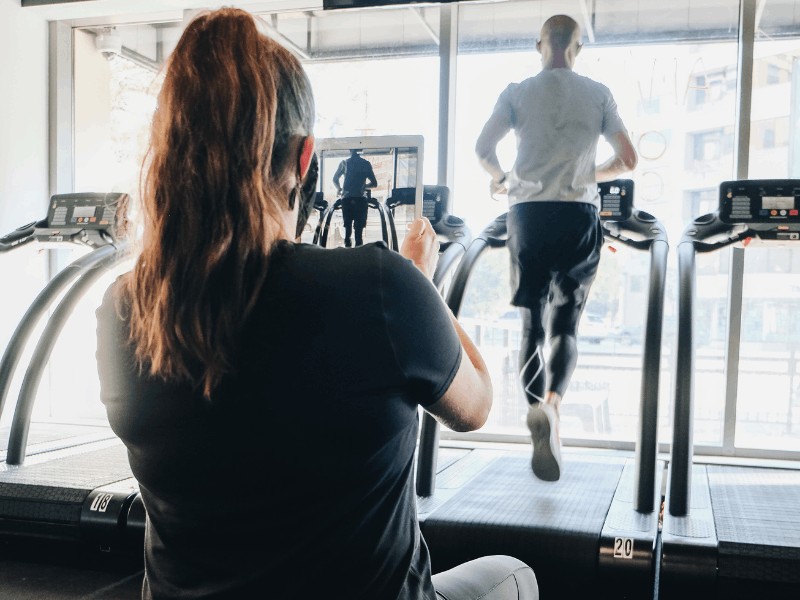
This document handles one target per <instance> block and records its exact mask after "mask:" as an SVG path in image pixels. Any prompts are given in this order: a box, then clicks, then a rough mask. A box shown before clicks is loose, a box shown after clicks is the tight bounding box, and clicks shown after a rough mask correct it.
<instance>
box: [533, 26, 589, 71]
mask: <svg viewBox="0 0 800 600" xmlns="http://www.w3.org/2000/svg"><path fill="white" fill-rule="evenodd" d="M536 48H537V49H538V50H539V52H540V53H541V55H542V59H543V61H544V63H545V68H553V67H569V68H572V64H573V62H574V61H575V57H576V56H577V55H578V52H580V50H581V48H582V44H581V28H580V25H578V23H577V22H576V21H575V19H573V18H572V17H568V16H567V15H554V16H552V17H550V18H549V19H547V21H545V22H544V25H542V31H541V33H540V34H539V39H538V40H537V42H536Z"/></svg>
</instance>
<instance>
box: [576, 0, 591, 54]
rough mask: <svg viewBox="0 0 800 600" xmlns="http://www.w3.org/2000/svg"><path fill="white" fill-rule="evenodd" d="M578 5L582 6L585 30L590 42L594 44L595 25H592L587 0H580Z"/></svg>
mask: <svg viewBox="0 0 800 600" xmlns="http://www.w3.org/2000/svg"><path fill="white" fill-rule="evenodd" d="M578 5H579V6H580V7H581V16H583V30H584V31H585V32H586V37H587V38H588V39H589V43H591V44H594V27H593V26H592V15H591V13H590V12H589V6H588V4H587V3H586V0H578Z"/></svg>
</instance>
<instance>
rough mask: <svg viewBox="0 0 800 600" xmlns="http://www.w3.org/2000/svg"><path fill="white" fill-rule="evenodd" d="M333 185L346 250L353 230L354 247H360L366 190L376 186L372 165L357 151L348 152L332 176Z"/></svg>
mask: <svg viewBox="0 0 800 600" xmlns="http://www.w3.org/2000/svg"><path fill="white" fill-rule="evenodd" d="M342 176H344V183H343V184H342V183H341V178H342ZM333 185H335V186H336V192H337V193H338V194H341V197H342V218H343V219H344V245H345V246H347V247H348V248H349V247H350V246H351V241H350V236H351V234H352V232H353V228H355V234H356V236H355V237H356V246H361V245H362V244H363V243H364V236H363V234H364V227H366V226H367V209H368V205H367V196H366V193H367V189H368V188H374V187H377V186H378V180H377V179H376V178H375V172H374V171H373V170H372V164H371V163H370V162H369V161H368V160H366V159H364V158H362V157H360V156H359V155H358V150H356V149H352V150H350V157H349V158H347V159H346V160H343V161H342V162H340V163H339V168H337V169H336V173H334V174H333Z"/></svg>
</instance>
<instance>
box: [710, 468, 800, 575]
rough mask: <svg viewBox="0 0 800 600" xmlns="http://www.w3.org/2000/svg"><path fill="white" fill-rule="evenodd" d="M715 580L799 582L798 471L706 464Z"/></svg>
mask: <svg viewBox="0 0 800 600" xmlns="http://www.w3.org/2000/svg"><path fill="white" fill-rule="evenodd" d="M707 471H708V482H709V489H710V492H711V503H712V505H713V506H714V523H715V525H716V528H717V537H718V539H719V559H718V568H719V576H720V577H727V578H731V579H743V580H750V581H767V582H778V583H800V472H798V471H788V470H782V469H763V468H742V467H724V466H708V467H707Z"/></svg>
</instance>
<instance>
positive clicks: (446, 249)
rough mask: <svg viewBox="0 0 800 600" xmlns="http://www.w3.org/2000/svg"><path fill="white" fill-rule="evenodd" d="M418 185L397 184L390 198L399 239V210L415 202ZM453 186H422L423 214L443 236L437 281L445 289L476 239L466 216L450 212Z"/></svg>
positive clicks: (394, 235)
mask: <svg viewBox="0 0 800 600" xmlns="http://www.w3.org/2000/svg"><path fill="white" fill-rule="evenodd" d="M415 194H416V189H415V188H413V187H405V188H394V189H393V190H392V195H391V196H389V197H388V198H387V199H386V209H387V211H388V213H389V224H390V227H391V232H392V237H393V239H394V240H397V239H398V237H397V231H396V230H395V225H394V215H395V210H396V209H397V207H398V206H413V205H414V203H415ZM450 207H451V200H450V188H449V187H447V186H446V185H424V186H423V188H422V216H423V217H426V218H427V219H428V220H429V221H430V222H431V226H432V227H433V230H434V231H435V232H436V234H437V236H438V238H439V261H438V262H437V263H436V271H435V272H434V274H433V282H434V284H435V285H436V288H437V289H438V290H439V292H441V293H443V292H444V291H445V288H446V287H447V285H448V284H449V283H450V277H449V276H450V274H451V273H452V272H453V271H454V270H455V266H456V264H457V262H458V260H459V259H460V258H461V257H462V256H463V255H464V253H465V252H466V250H467V247H468V246H469V244H470V242H471V241H472V234H471V233H470V230H469V228H468V227H467V225H466V223H465V222H464V219H462V218H460V217H456V216H455V215H452V214H450Z"/></svg>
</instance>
